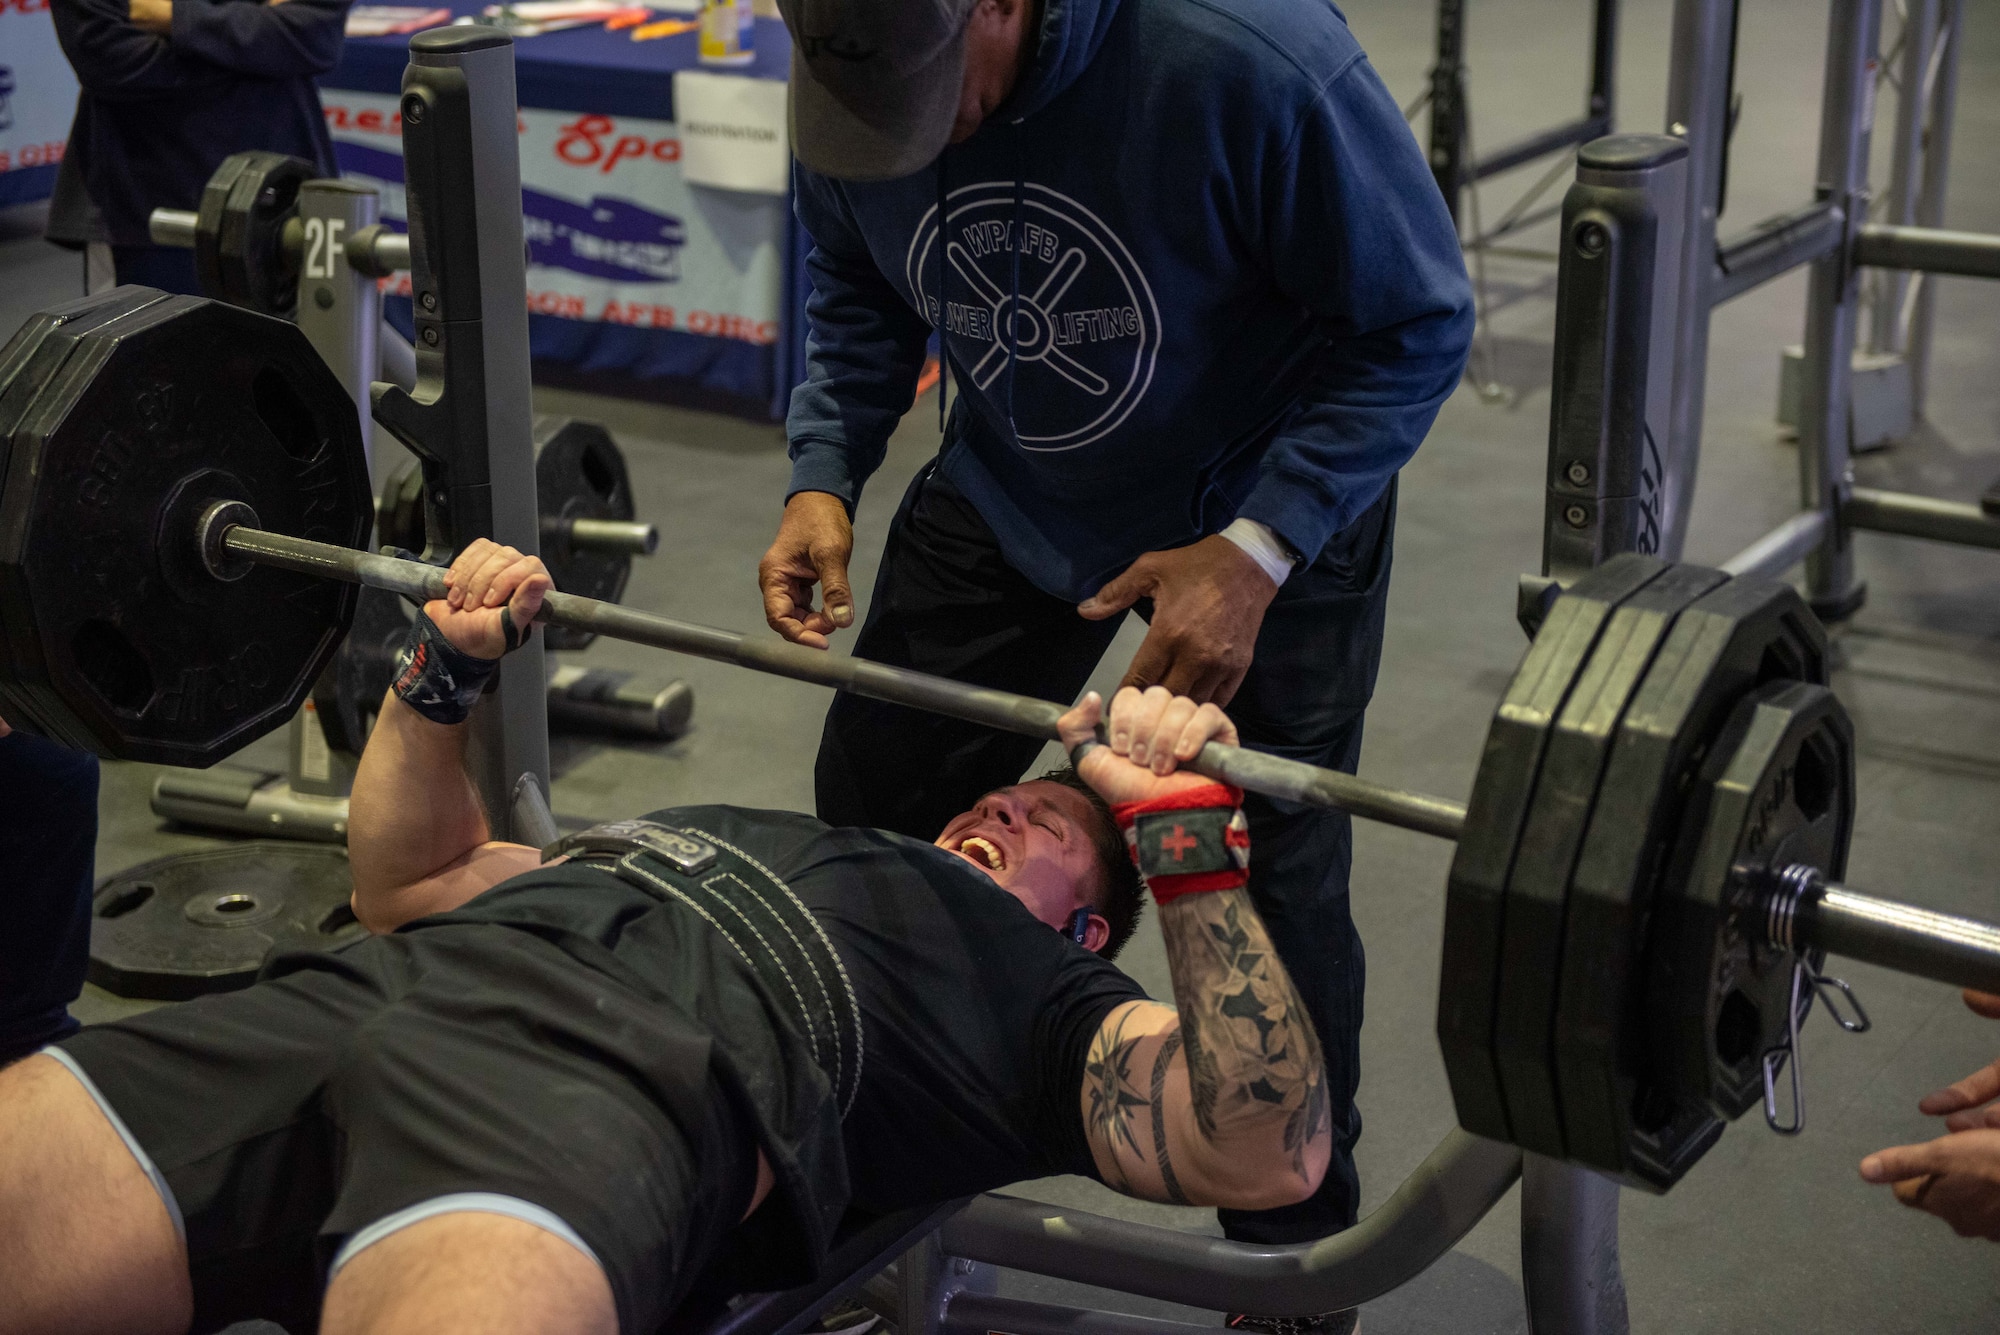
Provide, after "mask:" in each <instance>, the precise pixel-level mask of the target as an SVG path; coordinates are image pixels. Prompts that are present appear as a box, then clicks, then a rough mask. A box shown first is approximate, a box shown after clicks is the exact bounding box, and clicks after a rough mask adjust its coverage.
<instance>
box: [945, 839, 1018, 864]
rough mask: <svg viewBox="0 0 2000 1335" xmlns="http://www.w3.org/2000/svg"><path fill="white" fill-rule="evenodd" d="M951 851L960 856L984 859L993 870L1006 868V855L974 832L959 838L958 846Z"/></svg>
mask: <svg viewBox="0 0 2000 1335" xmlns="http://www.w3.org/2000/svg"><path fill="white" fill-rule="evenodd" d="M952 851H953V852H954V853H957V854H959V855H960V856H962V857H967V858H974V859H984V860H985V862H986V865H987V866H988V867H991V868H992V869H993V870H994V871H1005V870H1007V857H1006V855H1005V854H1003V853H1002V852H1001V851H1000V850H999V848H998V847H997V846H995V845H994V844H991V843H989V842H987V841H986V840H985V839H982V838H980V837H979V836H978V835H976V834H975V835H973V836H972V837H970V838H968V839H963V840H960V841H959V845H958V847H957V848H955V849H953V850H952Z"/></svg>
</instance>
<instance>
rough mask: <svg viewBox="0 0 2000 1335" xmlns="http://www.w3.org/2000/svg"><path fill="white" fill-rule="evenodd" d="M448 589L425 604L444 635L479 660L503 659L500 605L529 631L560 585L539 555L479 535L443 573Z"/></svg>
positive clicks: (521, 629)
mask: <svg viewBox="0 0 2000 1335" xmlns="http://www.w3.org/2000/svg"><path fill="white" fill-rule="evenodd" d="M444 583H445V588H446V589H447V590H448V592H447V593H446V594H445V596H444V597H442V598H436V599H433V600H432V601H430V602H428V603H426V604H424V613H425V615H427V616H429V617H430V619H431V620H432V622H434V623H435V624H436V625H437V628H438V629H439V630H441V631H443V632H444V637H445V638H446V639H448V640H450V641H451V642H452V644H453V645H454V646H455V647H457V648H459V649H461V650H463V651H464V652H466V653H468V654H471V655H472V656H473V657H475V658H498V657H500V655H502V654H504V653H505V652H507V638H506V635H505V634H504V633H503V632H502V631H501V629H500V609H501V608H503V607H504V608H506V609H508V613H509V615H510V617H511V618H512V620H513V622H514V628H515V630H516V631H517V632H519V633H520V634H522V635H526V634H527V631H528V628H529V627H530V626H531V625H533V624H534V620H535V617H536V616H537V615H539V614H540V612H541V610H542V598H543V596H544V595H546V594H547V593H548V591H549V590H550V589H552V588H554V587H555V582H554V581H553V580H551V579H550V578H549V571H548V567H547V566H544V565H543V564H542V558H541V557H539V556H523V555H522V554H521V553H520V552H518V551H516V550H514V549H513V548H512V547H503V546H501V545H500V544H499V543H497V542H494V541H493V540H492V539H490V538H477V539H475V540H474V541H473V542H472V543H471V545H469V546H468V547H466V549H465V550H464V551H462V552H460V553H459V554H458V559H457V560H455V561H453V562H452V563H451V569H449V570H447V571H445V572H444Z"/></svg>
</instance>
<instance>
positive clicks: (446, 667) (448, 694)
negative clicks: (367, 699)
mask: <svg viewBox="0 0 2000 1335" xmlns="http://www.w3.org/2000/svg"><path fill="white" fill-rule="evenodd" d="M499 666H500V660H499V659H497V658H475V657H473V656H472V655H471V654H468V653H466V652H465V651H464V650H462V649H460V648H459V647H458V646H456V645H454V644H453V643H452V642H451V641H450V640H447V639H446V638H445V637H444V632H443V631H441V630H439V629H438V628H437V625H436V623H435V622H433V621H432V620H431V619H430V618H429V617H428V616H425V615H424V613H423V610H422V609H421V608H419V609H418V611H417V616H416V619H415V620H414V621H412V622H411V623H410V633H409V635H408V636H407V637H406V638H405V639H404V640H403V647H402V649H401V651H400V652H398V653H397V655H396V685H395V692H396V698H397V699H398V700H401V701H402V702H403V703H404V704H406V705H408V706H409V707H410V708H412V709H414V710H416V711H417V712H418V713H419V714H422V715H423V716H424V717H425V718H427V719H429V720H430V721H431V722H433V723H463V722H465V716H466V715H467V714H470V713H471V712H472V706H473V705H475V704H477V703H478V702H479V695H480V692H482V691H484V690H485V689H486V683H487V682H488V681H489V680H491V679H492V676H493V670H494V669H495V668H497V667H499Z"/></svg>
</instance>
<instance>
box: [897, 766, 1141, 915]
mask: <svg viewBox="0 0 2000 1335" xmlns="http://www.w3.org/2000/svg"><path fill="white" fill-rule="evenodd" d="M1096 820H1097V813H1096V812H1095V811H1094V810H1093V809H1092V808H1091V805H1090V802H1089V800H1088V799H1086V798H1085V797H1084V796H1083V794H1081V793H1078V792H1075V791H1073V790H1071V789H1068V788H1065V787H1063V786H1062V785H1061V784H1059V783H1048V782H1046V781H1044V780H1041V779H1036V780H1034V781H1033V782H1031V783H1021V784H1016V785H1014V786H1013V787H1012V788H1000V789H996V790H995V791H993V792H990V793H988V794H987V795H986V796H984V797H982V798H980V799H979V801H977V802H975V803H974V804H973V807H972V810H970V811H967V812H965V813H964V814H962V815H960V816H957V817H955V818H954V819H953V820H952V822H951V824H949V825H947V826H945V827H944V833H943V834H941V835H939V836H938V837H937V840H936V843H937V846H938V847H939V848H947V849H950V850H951V851H952V852H954V853H956V854H958V855H959V856H960V857H962V858H964V859H965V860H966V861H967V862H969V863H971V864H972V865H973V866H975V867H977V868H979V870H981V871H983V872H985V873H986V874H987V875H988V876H991V877H992V878H993V879H994V880H995V881H997V882H999V884H1000V888H1001V889H1002V890H1005V891H1006V892H1007V893H1008V894H1010V895H1012V896H1014V898H1016V899H1018V900H1020V901H1021V902H1022V903H1023V904H1025V905H1027V906H1028V911H1029V912H1030V913H1032V914H1034V915H1035V917H1036V918H1037V919H1039V920H1040V921H1042V922H1045V923H1047V924H1048V925H1049V926H1051V927H1054V928H1057V929H1059V930H1067V929H1068V927H1069V921H1070V917H1071V915H1073V914H1074V913H1075V912H1076V911H1077V910H1078V909H1081V908H1091V907H1094V900H1093V897H1094V896H1095V895H1097V894H1098V893H1099V892H1100V890H1101V888H1102V887H1101V886H1100V885H1099V884H1098V883H1099V881H1100V880H1101V879H1102V878H1101V876H1100V875H1099V872H1098V868H1097V850H1096V845H1095V844H1093V843H1092V842H1091V838H1090V827H1091V825H1092V823H1094V822H1095V821H1096Z"/></svg>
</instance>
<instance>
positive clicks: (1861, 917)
mask: <svg viewBox="0 0 2000 1335" xmlns="http://www.w3.org/2000/svg"><path fill="white" fill-rule="evenodd" d="M1770 896H1771V898H1770V900H1769V903H1768V906H1767V908H1766V913H1765V923H1766V932H1765V935H1766V938H1767V940H1769V942H1770V944H1772V945H1774V946H1777V947H1780V948H1781V949H1785V950H1797V951H1800V952H1804V951H1807V950H1823V951H1825V952H1826V953H1827V954H1829V955H1840V956H1843V957H1845V958H1847V959H1853V960H1861V961H1863V962H1864V963H1868V964H1879V965H1881V966H1882V967H1883V968H1885V969H1894V970H1895V971H1896V972H1898V973H1906V974H1912V975H1914V976H1916V977H1918V978H1928V979H1930V980H1932V981H1933V982H1938V983H1948V984H1950V985H1951V986H1953V987H1970V988H1976V989H1978V990H1979V991H1982V992H2000V926H1995V925H1994V924H1992V923H1987V922H1981V921H1979V920H1978V919H1977V918H1962V917H1959V916H1958V915H1957V914H1953V913H1938V912H1936V911H1934V910H1931V909H1924V908H1918V907H1917V906H1916V905H1914V904H1906V903H1903V902H1902V901H1901V900H1896V899H1886V898H1884V897H1882V896H1880V895H1871V894H1865V893H1863V892H1862V891H1859V890H1855V889H1852V888H1850V887H1848V886H1845V885H1840V884H1838V883H1836V882H1833V881H1829V880H1827V879H1826V878H1825V877H1823V876H1822V875H1820V873H1819V872H1818V871H1817V870H1815V869H1814V868H1811V867H1806V866H1792V867H1786V868H1784V869H1783V870H1781V871H1779V872H1778V873H1777V875H1776V876H1775V877H1774V878H1773V888H1772V889H1771V891H1770Z"/></svg>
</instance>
